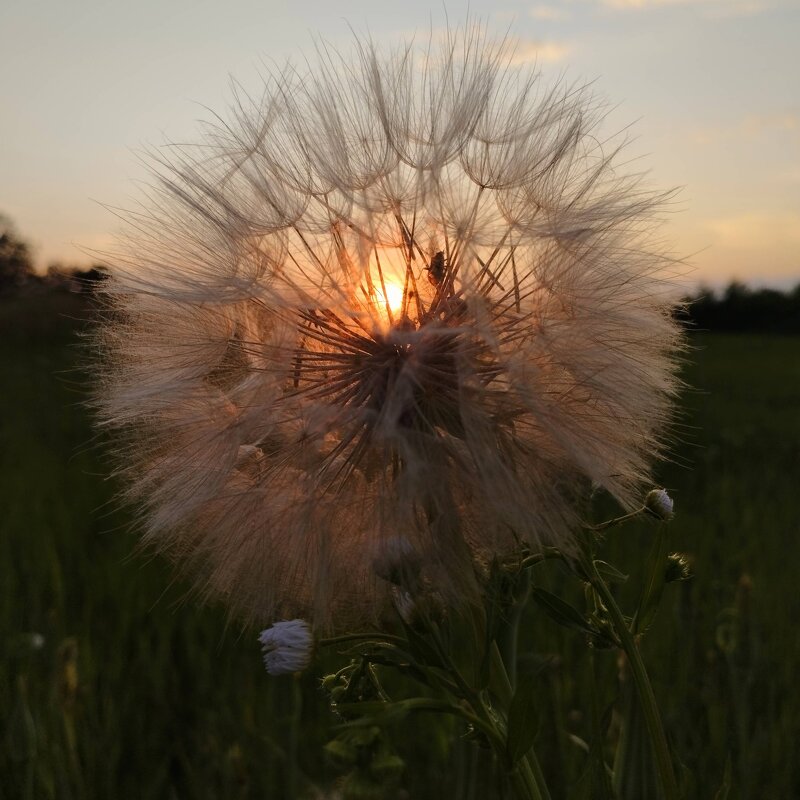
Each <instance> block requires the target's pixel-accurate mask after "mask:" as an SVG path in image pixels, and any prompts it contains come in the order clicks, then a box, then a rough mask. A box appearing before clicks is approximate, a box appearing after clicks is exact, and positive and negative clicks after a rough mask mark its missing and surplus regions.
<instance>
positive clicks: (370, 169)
mask: <svg viewBox="0 0 800 800" xmlns="http://www.w3.org/2000/svg"><path fill="white" fill-rule="evenodd" d="M510 47H511V46H510V45H509V44H508V43H507V42H501V43H499V44H493V43H492V42H491V41H489V40H488V39H487V36H486V34H485V32H484V31H483V30H482V29H480V28H469V29H467V30H464V31H460V32H454V31H449V32H448V33H447V35H446V36H445V38H444V40H442V41H441V42H438V43H434V42H433V41H431V42H428V43H427V47H422V48H418V47H417V46H416V45H415V44H414V43H411V44H408V45H406V46H403V47H400V48H399V49H397V50H395V51H393V52H390V53H388V54H387V53H386V51H385V49H384V48H380V49H379V48H378V47H377V46H376V45H374V44H373V43H371V42H363V41H357V42H356V45H355V49H354V53H353V56H352V58H351V57H348V56H343V55H339V54H337V53H335V52H332V51H329V50H327V49H324V48H323V49H320V53H319V54H320V61H321V64H320V65H319V69H318V70H317V71H316V72H314V73H312V74H308V75H306V74H301V73H300V72H298V71H297V70H294V69H286V70H285V71H283V72H282V73H280V74H276V75H274V76H273V77H272V78H270V80H269V82H268V84H267V85H266V87H265V90H264V94H263V96H261V97H260V98H258V99H250V98H247V97H244V96H241V95H240V96H239V97H238V98H237V102H236V104H235V107H234V109H233V113H232V117H231V119H230V120H229V121H228V122H226V123H220V124H218V125H216V126H212V127H209V128H208V129H207V130H206V131H205V134H204V138H203V139H202V141H200V143H199V144H198V145H197V146H194V147H192V146H180V147H176V148H172V149H169V150H167V151H165V152H166V154H161V155H157V156H156V157H155V158H156V161H157V164H156V174H157V176H158V181H157V183H156V185H155V187H154V189H153V190H152V192H151V193H150V195H149V198H148V200H147V201H146V202H145V203H144V205H143V207H142V210H141V211H140V212H137V213H134V214H131V215H130V217H129V220H128V222H129V225H128V228H127V230H128V233H127V234H126V238H125V239H124V240H123V241H122V242H121V247H120V248H119V251H118V252H117V253H116V254H115V255H114V258H113V264H114V267H113V269H112V278H111V280H110V281H108V282H107V285H106V287H105V289H104V291H105V292H106V293H107V301H108V309H107V313H106V318H105V321H104V322H103V323H102V325H101V326H100V328H99V330H98V334H97V341H98V344H99V352H100V358H99V375H100V382H99V383H100V385H99V389H98V395H97V404H98V407H99V412H100V417H101V419H102V421H103V423H104V424H105V425H106V426H110V427H112V428H114V429H116V430H117V431H118V439H117V441H118V442H119V446H118V453H117V455H118V464H119V472H120V475H121V476H122V483H123V485H124V486H125V494H126V497H127V498H128V499H130V500H132V501H134V502H136V503H139V504H140V506H141V507H142V509H143V517H142V525H143V528H144V540H145V542H146V543H149V544H151V545H153V546H155V547H156V548H158V549H160V550H162V551H165V552H166V553H168V554H169V555H170V556H172V557H173V558H174V559H175V560H176V561H177V562H178V563H179V564H181V565H182V566H184V567H186V568H187V569H188V570H189V571H190V572H192V573H193V575H194V576H195V579H196V581H197V586H198V587H199V589H200V591H201V592H202V593H203V594H207V595H209V596H220V597H222V598H223V599H224V600H225V601H226V602H227V603H229V604H230V606H231V607H232V608H233V609H234V610H235V611H236V612H238V613H240V614H242V615H244V616H245V617H249V618H252V619H254V620H257V621H261V622H264V621H272V620H277V619H294V618H304V619H307V620H310V621H312V622H313V624H314V626H315V627H316V628H318V629H320V630H326V631H341V630H345V629H356V628H358V627H359V626H362V625H365V624H368V623H369V622H371V621H374V620H375V619H376V618H378V617H380V615H381V614H382V613H383V612H384V610H385V609H386V608H387V607H389V606H390V605H391V603H392V583H391V581H388V580H387V579H386V578H385V570H383V569H376V563H379V562H385V561H386V559H387V558H389V557H390V556H391V555H392V554H391V553H387V550H391V549H392V548H394V549H397V542H398V541H403V542H404V545H403V548H404V550H406V551H408V552H407V553H406V555H405V556H404V558H405V559H406V560H407V561H409V562H410V563H412V564H413V565H414V571H415V576H417V578H416V579H419V580H424V581H427V582H428V584H429V585H435V586H436V590H437V592H438V593H439V594H440V595H441V597H442V598H444V600H445V602H457V601H458V599H459V598H464V597H468V596H469V595H470V593H471V592H474V590H475V587H476V569H475V565H476V564H480V563H485V562H486V561H487V560H488V559H491V558H492V557H493V556H494V555H497V554H501V555H502V554H508V553H510V552H512V551H514V550H515V549H516V548H519V547H520V546H522V545H523V544H524V545H527V546H528V547H531V548H536V547H538V546H542V545H555V546H561V547H565V548H567V549H568V548H569V547H570V544H571V542H572V536H573V532H574V530H575V527H576V525H578V524H579V523H580V508H581V504H582V502H583V500H584V499H585V497H586V496H587V495H588V492H589V491H590V488H591V487H592V486H599V487H602V488H604V489H605V490H607V491H608V492H610V493H611V494H612V495H613V496H615V497H616V498H617V499H618V500H619V501H620V502H621V503H622V504H623V505H628V506H630V505H631V503H632V502H633V500H634V499H635V498H638V496H639V493H640V490H641V487H642V485H643V483H644V482H645V481H646V480H647V473H648V467H649V464H650V463H651V462H652V460H653V459H654V458H655V457H657V456H658V455H659V453H660V452H661V451H662V449H663V446H664V442H663V438H664V431H665V430H666V428H665V426H666V424H667V423H668V421H669V417H670V411H671V405H672V396H673V395H674V391H675V387H676V381H675V378H674V372H675V358H676V354H677V353H678V352H679V350H680V332H679V330H678V329H677V327H676V325H675V323H674V322H673V320H672V317H671V313H670V310H671V309H670V306H671V299H670V297H671V295H670V283H669V281H668V280H666V279H665V278H663V277H661V276H662V275H663V274H665V272H667V271H669V269H670V267H671V265H672V262H671V260H670V258H669V257H668V256H667V255H665V254H664V253H663V252H662V251H660V250H659V248H658V247H657V246H655V245H654V244H653V243H652V237H651V235H650V234H651V233H652V229H653V224H654V219H655V215H656V214H657V212H658V211H659V209H660V208H661V207H662V206H663V203H664V201H665V199H666V198H667V197H668V195H665V194H654V193H653V192H651V191H648V190H646V189H645V188H644V187H643V185H642V181H641V176H638V175H630V174H625V173H624V171H620V169H619V168H618V166H617V162H618V161H619V154H618V151H619V147H618V145H616V144H614V143H613V140H610V141H605V142H604V141H603V140H602V139H601V138H600V137H599V133H598V125H599V122H600V117H601V114H600V111H599V110H598V105H597V103H596V101H595V100H594V99H593V98H592V97H591V95H590V94H589V92H588V91H587V90H586V89H585V88H581V87H576V86H569V85H566V84H560V85H557V86H555V87H554V88H550V89H546V88H544V87H543V86H542V81H541V79H540V77H539V76H538V75H537V73H536V72H535V71H533V70H531V69H527V68H524V67H516V66H512V65H511V49H510ZM379 573H381V574H379Z"/></svg>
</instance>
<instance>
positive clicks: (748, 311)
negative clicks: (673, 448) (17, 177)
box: [0, 214, 800, 333]
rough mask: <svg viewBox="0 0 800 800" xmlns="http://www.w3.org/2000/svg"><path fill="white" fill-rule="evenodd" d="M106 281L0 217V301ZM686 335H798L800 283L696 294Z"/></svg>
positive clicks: (690, 299)
mask: <svg viewBox="0 0 800 800" xmlns="http://www.w3.org/2000/svg"><path fill="white" fill-rule="evenodd" d="M106 275H107V272H106V270H105V267H104V266H103V265H102V264H95V265H93V266H91V267H89V268H88V269H83V268H80V267H69V266H65V265H63V264H59V263H53V264H50V265H49V267H48V269H47V273H46V274H45V275H38V274H37V273H36V272H35V271H34V268H33V260H32V258H31V252H30V247H29V246H28V244H27V243H26V242H25V241H24V240H22V239H21V238H20V237H19V235H18V234H17V232H16V230H15V229H14V226H13V225H12V223H11V221H10V220H9V219H8V217H5V216H3V215H2V214H0V296H2V295H8V294H13V293H16V292H19V291H24V290H25V289H26V288H28V289H29V288H45V289H70V290H72V291H79V292H84V293H90V292H91V291H93V289H94V287H95V286H96V285H97V283H98V281H101V280H103V278H104V277H105V276H106ZM676 314H677V316H678V317H679V318H680V319H681V320H682V321H683V322H684V323H685V324H686V326H687V328H688V329H689V330H697V331H730V332H734V331H741V332H756V331H762V332H765V333H767V332H769V333H800V282H798V284H797V286H796V287H795V288H794V289H792V290H790V291H787V292H781V291H778V290H777V289H751V288H750V287H748V286H746V285H745V284H743V283H739V282H737V281H734V282H733V283H731V284H730V285H729V286H728V288H727V289H725V290H724V291H723V292H721V293H715V292H714V291H713V290H711V289H708V288H701V289H700V290H699V291H698V292H697V293H696V294H694V295H691V296H687V297H685V298H683V302H682V303H681V305H680V306H679V308H678V311H677V312H676Z"/></svg>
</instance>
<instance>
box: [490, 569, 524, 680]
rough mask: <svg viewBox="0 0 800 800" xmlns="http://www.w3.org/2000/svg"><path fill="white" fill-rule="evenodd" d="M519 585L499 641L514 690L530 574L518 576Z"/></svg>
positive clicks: (500, 632)
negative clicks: (520, 624) (521, 623)
mask: <svg viewBox="0 0 800 800" xmlns="http://www.w3.org/2000/svg"><path fill="white" fill-rule="evenodd" d="M518 580H519V584H518V585H517V586H516V587H515V588H516V591H515V595H516V596H515V597H514V601H513V603H512V604H511V605H510V606H509V608H508V611H507V612H506V614H507V619H506V623H505V625H503V626H502V627H501V629H500V631H499V633H498V636H497V641H498V643H499V645H500V647H501V649H502V653H501V654H502V656H503V663H504V665H505V668H506V673H507V674H508V680H509V683H510V684H511V688H512V689H513V688H514V687H515V686H516V685H517V642H518V640H519V623H520V619H521V618H522V612H523V611H524V610H525V605H526V604H527V601H528V598H529V596H530V589H531V574H530V572H521V574H520V575H519V576H518Z"/></svg>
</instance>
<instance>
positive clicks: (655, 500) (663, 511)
mask: <svg viewBox="0 0 800 800" xmlns="http://www.w3.org/2000/svg"><path fill="white" fill-rule="evenodd" d="M644 506H645V508H646V509H647V510H648V511H649V512H650V513H651V514H653V515H654V516H656V517H658V518H659V519H662V520H664V521H665V522H667V521H669V520H671V519H672V517H673V513H672V506H673V503H672V498H671V497H670V496H669V495H668V494H667V490H666V489H653V490H652V491H651V492H648V494H647V497H645V499H644Z"/></svg>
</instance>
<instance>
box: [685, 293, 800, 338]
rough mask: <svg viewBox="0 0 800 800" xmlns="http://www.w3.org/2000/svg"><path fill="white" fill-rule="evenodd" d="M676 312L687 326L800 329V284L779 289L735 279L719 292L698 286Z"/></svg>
mask: <svg viewBox="0 0 800 800" xmlns="http://www.w3.org/2000/svg"><path fill="white" fill-rule="evenodd" d="M679 316H680V317H681V318H682V319H683V320H685V321H686V323H687V325H688V327H689V329H690V330H701V331H702V330H705V331H731V332H733V331H741V332H745V331H747V332H753V333H756V332H763V333H800V284H798V285H797V286H796V287H795V288H794V289H793V290H791V291H789V292H780V291H778V290H776V289H751V288H749V287H748V286H745V285H744V284H743V283H739V282H738V281H734V282H733V283H731V284H730V285H729V286H728V287H727V288H726V289H725V291H724V292H723V293H722V294H721V295H719V296H717V295H715V294H714V292H713V291H712V290H711V289H708V288H701V289H700V291H699V292H698V294H697V296H695V297H687V298H685V305H684V307H683V308H682V309H681V311H680V313H679Z"/></svg>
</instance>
